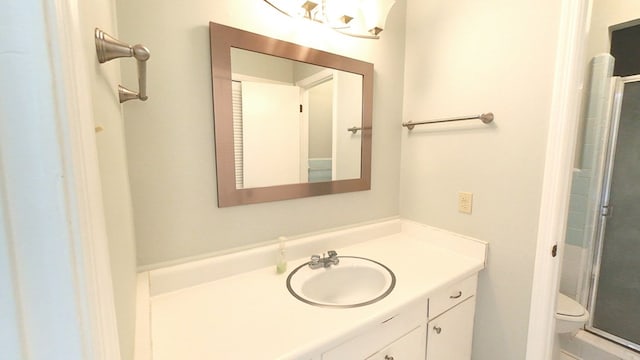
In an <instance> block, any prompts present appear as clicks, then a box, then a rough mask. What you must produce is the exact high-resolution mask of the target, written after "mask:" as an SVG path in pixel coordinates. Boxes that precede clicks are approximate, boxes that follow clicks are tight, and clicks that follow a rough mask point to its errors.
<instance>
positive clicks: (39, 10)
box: [0, 0, 120, 360]
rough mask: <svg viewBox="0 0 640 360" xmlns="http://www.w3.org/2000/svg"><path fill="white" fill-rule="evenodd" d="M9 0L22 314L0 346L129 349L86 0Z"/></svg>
mask: <svg viewBox="0 0 640 360" xmlns="http://www.w3.org/2000/svg"><path fill="white" fill-rule="evenodd" d="M5 10H7V11H5V12H4V13H3V16H2V21H3V22H4V24H5V25H8V26H9V29H11V32H10V33H9V34H8V35H7V37H5V38H4V39H5V42H4V43H3V44H0V46H1V47H2V48H3V50H8V51H6V52H3V53H1V54H0V61H2V60H5V61H6V62H5V61H2V62H3V64H6V63H8V64H9V66H2V67H0V72H2V75H3V78H5V79H9V80H10V81H6V82H4V84H0V87H2V89H3V91H2V93H3V94H7V95H8V99H9V100H8V101H5V102H4V103H3V108H1V109H0V113H1V114H2V116H0V132H1V133H2V134H5V136H1V135H0V137H1V138H2V141H0V263H1V264H3V267H2V268H0V294H3V295H0V312H4V311H10V312H9V313H10V314H14V317H13V318H12V319H10V320H11V321H7V322H5V321H2V322H0V333H3V334H9V337H8V338H4V337H3V339H0V345H2V348H3V351H7V352H8V353H9V354H14V355H16V356H18V357H17V358H22V357H28V358H48V357H51V356H52V355H54V356H56V357H61V358H67V359H86V358H90V359H99V360H102V359H104V360H112V359H120V349H119V341H118V330H117V326H116V314H115V305H114V299H113V287H112V279H111V269H110V263H109V250H108V243H107V241H108V240H107V234H106V226H105V219H104V209H103V204H102V190H101V185H100V175H99V171H98V157H97V148H96V139H95V133H94V131H95V128H94V126H95V125H94V120H93V110H92V101H91V96H92V95H91V87H90V83H89V76H88V75H89V73H88V71H89V69H88V64H87V59H86V57H85V52H84V51H83V50H84V48H85V47H84V45H83V41H82V39H83V38H84V36H86V35H87V34H84V33H82V32H81V29H82V26H81V22H80V19H81V17H82V14H81V11H80V6H79V4H78V2H77V1H75V0H43V1H36V2H33V1H18V2H12V3H11V4H10V5H8V8H7V9H5ZM91 35H92V34H91ZM11 57H14V58H11ZM16 57H17V58H18V59H17V61H16V59H15V58H16ZM25 74H29V75H25ZM3 96H4V95H3ZM9 338H10V339H9ZM5 346H6V347H5ZM10 357H11V356H10Z"/></svg>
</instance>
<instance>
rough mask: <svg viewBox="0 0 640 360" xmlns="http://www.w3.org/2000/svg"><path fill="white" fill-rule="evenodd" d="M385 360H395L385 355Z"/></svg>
mask: <svg viewBox="0 0 640 360" xmlns="http://www.w3.org/2000/svg"><path fill="white" fill-rule="evenodd" d="M384 360H393V356H389V355H385V356H384Z"/></svg>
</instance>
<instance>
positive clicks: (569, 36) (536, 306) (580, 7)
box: [526, 0, 591, 360]
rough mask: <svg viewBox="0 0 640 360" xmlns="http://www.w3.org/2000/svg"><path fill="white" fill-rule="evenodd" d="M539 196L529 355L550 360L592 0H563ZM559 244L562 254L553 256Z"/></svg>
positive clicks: (558, 251) (537, 358)
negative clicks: (540, 193)
mask: <svg viewBox="0 0 640 360" xmlns="http://www.w3.org/2000/svg"><path fill="white" fill-rule="evenodd" d="M561 7H562V10H561V15H560V27H559V36H558V44H557V51H556V64H555V79H554V83H553V92H552V99H553V100H552V103H551V113H550V117H549V130H548V133H547V149H546V154H545V168H544V176H543V183H542V197H541V201H540V215H539V220H538V234H537V245H536V257H535V265H534V276H533V284H532V289H531V306H530V311H529V332H528V336H527V351H526V359H527V360H539V359H552V357H553V351H554V342H555V338H556V336H555V316H554V314H555V308H556V298H557V294H558V290H559V287H560V270H561V263H562V257H563V255H564V241H565V239H564V238H565V232H566V223H567V222H566V220H567V214H568V209H569V194H570V191H571V178H572V169H573V160H574V153H575V145H576V140H577V129H578V123H579V115H580V104H581V95H582V92H581V84H582V83H583V81H584V78H585V76H584V74H585V70H586V61H585V48H586V41H587V34H588V25H589V16H590V7H591V0H563V1H562V3H561ZM554 247H556V249H557V254H558V256H555V257H554V256H552V250H553V249H554Z"/></svg>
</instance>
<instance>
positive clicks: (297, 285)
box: [287, 256, 396, 307]
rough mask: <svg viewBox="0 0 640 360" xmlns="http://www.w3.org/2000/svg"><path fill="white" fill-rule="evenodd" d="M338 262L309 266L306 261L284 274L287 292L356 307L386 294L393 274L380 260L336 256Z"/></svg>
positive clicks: (326, 303) (310, 300)
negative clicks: (323, 265)
mask: <svg viewBox="0 0 640 360" xmlns="http://www.w3.org/2000/svg"><path fill="white" fill-rule="evenodd" d="M338 259H340V262H339V264H338V265H331V266H330V267H326V268H319V269H311V268H310V267H309V265H308V263H305V264H303V265H301V266H299V267H297V268H296V269H294V270H293V271H292V272H291V274H289V277H288V278H287V288H288V289H289V292H290V293H291V294H292V295H293V296H294V297H296V298H297V299H298V300H300V301H303V302H305V303H308V304H311V305H317V306H326V307H357V306H364V305H369V304H373V303H374V302H376V301H379V300H380V299H382V298H384V297H385V296H387V295H389V293H391V291H392V290H393V288H394V286H395V283H396V277H395V275H394V274H393V272H392V271H391V270H390V269H389V268H388V267H386V266H384V265H383V264H381V263H379V262H377V261H374V260H370V259H365V258H360V257H354V256H338Z"/></svg>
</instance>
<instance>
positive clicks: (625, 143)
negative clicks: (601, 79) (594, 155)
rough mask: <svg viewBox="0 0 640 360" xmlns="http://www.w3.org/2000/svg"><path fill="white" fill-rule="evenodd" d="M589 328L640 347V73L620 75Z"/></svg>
mask: <svg viewBox="0 0 640 360" xmlns="http://www.w3.org/2000/svg"><path fill="white" fill-rule="evenodd" d="M602 180H603V188H602V199H601V203H600V205H599V221H598V223H597V230H596V233H597V236H596V242H595V244H594V245H595V256H594V261H593V272H592V274H593V275H592V278H591V288H590V295H589V304H588V308H589V312H590V313H591V318H590V320H589V323H588V324H587V327H586V329H587V330H588V331H591V332H593V333H595V334H597V335H600V336H602V337H605V338H607V339H609V340H612V341H615V342H617V343H619V344H621V345H624V346H626V347H629V348H632V349H634V350H636V351H640V75H635V76H629V77H624V78H619V79H618V81H617V85H616V90H615V95H614V101H613V116H612V121H611V128H610V131H609V141H608V146H607V154H606V166H605V171H604V174H603V179H602Z"/></svg>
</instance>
